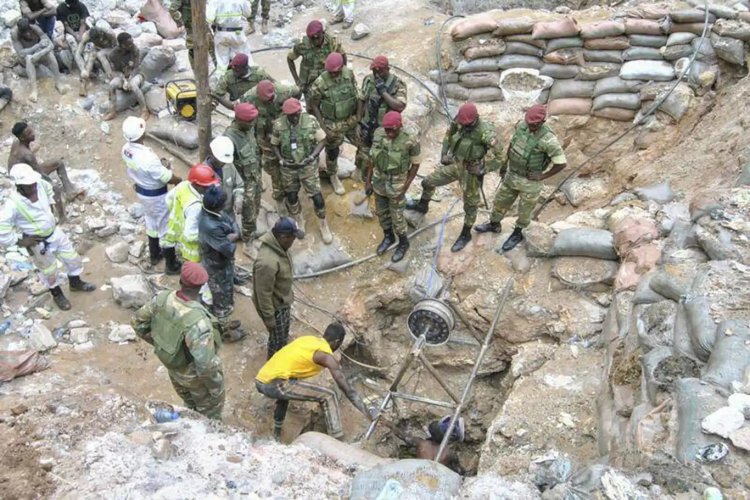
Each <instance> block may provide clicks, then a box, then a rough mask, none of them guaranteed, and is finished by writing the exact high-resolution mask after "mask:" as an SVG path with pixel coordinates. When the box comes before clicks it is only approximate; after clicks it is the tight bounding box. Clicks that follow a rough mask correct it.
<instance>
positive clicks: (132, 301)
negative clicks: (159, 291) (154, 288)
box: [112, 274, 151, 309]
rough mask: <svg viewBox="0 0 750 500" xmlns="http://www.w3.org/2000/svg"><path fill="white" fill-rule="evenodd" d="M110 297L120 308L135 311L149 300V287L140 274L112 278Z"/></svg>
mask: <svg viewBox="0 0 750 500" xmlns="http://www.w3.org/2000/svg"><path fill="white" fill-rule="evenodd" d="M112 296H113V298H114V299H115V302H117V303H118V304H120V305H121V306H122V307H126V308H131V309H136V308H138V307H141V306H142V305H144V304H145V303H146V302H148V301H149V299H151V287H150V286H149V284H148V281H146V278H144V277H143V276H142V275H140V274H131V275H127V276H122V277H120V278H112Z"/></svg>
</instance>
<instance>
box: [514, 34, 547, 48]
mask: <svg viewBox="0 0 750 500" xmlns="http://www.w3.org/2000/svg"><path fill="white" fill-rule="evenodd" d="M505 41H506V42H521V43H528V44H529V45H533V46H534V47H539V48H540V49H545V48H547V40H536V39H534V37H532V36H531V35H509V36H506V37H505Z"/></svg>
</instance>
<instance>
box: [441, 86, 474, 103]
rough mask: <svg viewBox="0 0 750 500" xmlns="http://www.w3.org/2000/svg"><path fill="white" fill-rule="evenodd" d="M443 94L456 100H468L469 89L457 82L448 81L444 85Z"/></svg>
mask: <svg viewBox="0 0 750 500" xmlns="http://www.w3.org/2000/svg"><path fill="white" fill-rule="evenodd" d="M445 96H446V97H449V98H450V99H455V100H457V101H468V100H469V89H467V88H465V87H462V86H461V85H459V84H458V83H449V84H447V85H446V86H445Z"/></svg>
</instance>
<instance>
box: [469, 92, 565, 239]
mask: <svg viewBox="0 0 750 500" xmlns="http://www.w3.org/2000/svg"><path fill="white" fill-rule="evenodd" d="M546 118H547V108H546V107H545V106H544V105H541V104H537V105H535V106H532V107H531V108H529V110H528V111H527V112H526V117H525V120H524V121H523V122H519V123H518V124H517V125H516V129H515V132H514V133H513V138H512V139H511V141H510V147H509V148H508V162H507V164H506V165H505V166H503V168H502V169H501V171H500V175H502V176H503V183H502V184H501V185H500V187H499V188H498V189H497V192H496V193H495V201H494V203H493V207H492V215H491V216H490V221H489V222H488V223H486V224H480V225H478V226H477V227H476V230H477V231H478V232H480V233H486V232H493V233H499V232H500V222H501V221H502V220H503V217H505V214H506V213H507V212H508V210H509V209H510V207H511V206H513V202H514V201H516V198H518V219H517V220H516V227H515V228H514V229H513V233H512V234H511V235H510V236H509V237H508V239H507V240H506V241H505V243H503V251H504V252H507V251H510V250H512V249H513V248H515V246H516V245H518V244H519V243H520V242H521V241H523V229H524V228H525V227H527V226H528V225H529V223H530V222H531V212H532V211H533V210H534V206H535V205H536V202H537V200H538V199H539V193H540V192H541V191H542V187H543V186H544V184H543V183H542V181H543V180H544V179H547V178H549V177H552V176H553V175H555V174H557V173H558V172H560V171H561V170H562V169H564V168H565V166H566V164H567V161H566V159H565V152H564V151H563V148H562V146H561V145H560V141H558V140H557V137H555V134H554V132H552V130H551V129H550V128H549V127H548V126H547V125H545V124H544V121H545V120H546ZM550 163H552V168H550V169H549V170H547V167H548V166H549V164H550ZM545 170H547V171H546V172H545Z"/></svg>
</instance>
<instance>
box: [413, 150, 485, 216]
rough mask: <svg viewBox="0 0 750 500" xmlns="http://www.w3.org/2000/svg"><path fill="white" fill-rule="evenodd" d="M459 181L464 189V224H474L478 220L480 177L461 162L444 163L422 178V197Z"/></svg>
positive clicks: (426, 196) (429, 195)
mask: <svg viewBox="0 0 750 500" xmlns="http://www.w3.org/2000/svg"><path fill="white" fill-rule="evenodd" d="M453 182H458V184H459V185H460V186H461V191H463V202H464V214H465V215H464V225H465V226H473V225H474V222H476V220H477V212H478V211H479V203H480V201H481V194H480V193H479V190H480V189H481V187H480V185H479V177H477V176H476V175H472V174H470V173H469V172H467V171H466V168H465V167H464V166H463V165H462V164H460V163H451V164H450V165H443V166H441V167H439V168H438V169H437V170H435V171H434V172H433V173H431V174H430V175H428V176H427V177H425V178H424V179H423V180H422V198H425V199H429V198H432V195H433V194H434V193H435V188H436V187H439V186H447V185H448V184H451V183H453Z"/></svg>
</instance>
